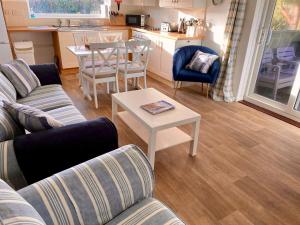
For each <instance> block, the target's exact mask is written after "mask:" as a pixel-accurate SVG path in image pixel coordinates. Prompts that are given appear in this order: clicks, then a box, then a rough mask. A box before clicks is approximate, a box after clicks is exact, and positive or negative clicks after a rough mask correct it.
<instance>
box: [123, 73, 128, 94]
mask: <svg viewBox="0 0 300 225" xmlns="http://www.w3.org/2000/svg"><path fill="white" fill-rule="evenodd" d="M124 80H125V92H127V91H128V81H127V77H126V76H124Z"/></svg>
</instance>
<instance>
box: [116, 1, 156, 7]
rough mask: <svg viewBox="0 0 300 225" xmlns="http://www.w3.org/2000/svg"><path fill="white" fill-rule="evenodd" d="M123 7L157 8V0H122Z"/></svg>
mask: <svg viewBox="0 0 300 225" xmlns="http://www.w3.org/2000/svg"><path fill="white" fill-rule="evenodd" d="M122 4H124V5H136V6H157V0H123V2H122Z"/></svg>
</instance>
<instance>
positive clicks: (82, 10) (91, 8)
mask: <svg viewBox="0 0 300 225" xmlns="http://www.w3.org/2000/svg"><path fill="white" fill-rule="evenodd" d="M102 4H104V0H29V5H30V10H31V12H32V13H59V14H100V13H101V7H100V6H101V5H102Z"/></svg>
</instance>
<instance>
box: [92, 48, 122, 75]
mask: <svg viewBox="0 0 300 225" xmlns="http://www.w3.org/2000/svg"><path fill="white" fill-rule="evenodd" d="M119 48H120V43H119V42H110V43H91V44H90V50H91V51H92V68H93V73H94V75H95V74H96V72H98V71H104V70H105V68H107V67H109V71H113V72H116V73H117V72H118V67H119V57H120V51H119ZM99 59H100V60H101V61H102V63H101V64H100V65H97V67H96V62H95V61H96V60H99Z"/></svg>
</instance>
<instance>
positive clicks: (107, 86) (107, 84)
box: [106, 82, 110, 94]
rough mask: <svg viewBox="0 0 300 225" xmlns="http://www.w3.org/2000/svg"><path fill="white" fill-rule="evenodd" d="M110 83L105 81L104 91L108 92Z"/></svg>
mask: <svg viewBox="0 0 300 225" xmlns="http://www.w3.org/2000/svg"><path fill="white" fill-rule="evenodd" d="M109 89H110V83H109V82H107V83H106V92H107V94H109V93H110V90H109Z"/></svg>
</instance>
